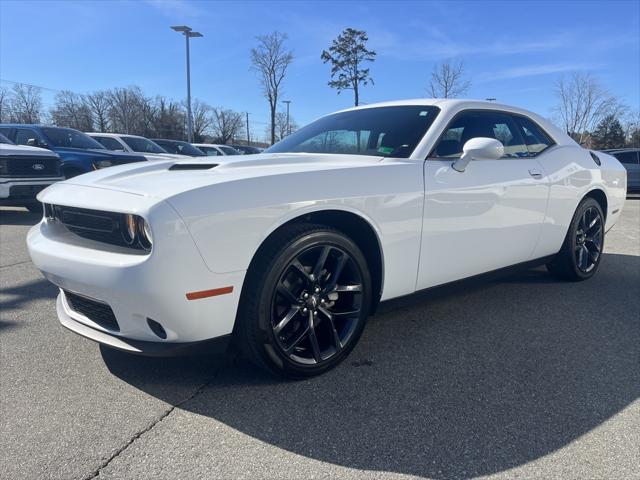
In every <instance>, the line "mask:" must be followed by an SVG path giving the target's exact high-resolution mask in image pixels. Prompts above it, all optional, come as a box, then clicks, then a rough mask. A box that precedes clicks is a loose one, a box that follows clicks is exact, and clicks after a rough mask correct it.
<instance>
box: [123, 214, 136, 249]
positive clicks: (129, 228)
mask: <svg viewBox="0 0 640 480" xmlns="http://www.w3.org/2000/svg"><path fill="white" fill-rule="evenodd" d="M122 223H123V225H122V228H121V230H122V238H123V240H124V243H126V244H127V245H131V244H132V243H133V242H134V240H135V239H136V217H135V216H133V215H131V214H126V215H124V216H123V218H122Z"/></svg>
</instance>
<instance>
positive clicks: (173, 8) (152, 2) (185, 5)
mask: <svg viewBox="0 0 640 480" xmlns="http://www.w3.org/2000/svg"><path fill="white" fill-rule="evenodd" d="M144 3H146V4H147V5H149V6H151V7H153V8H155V9H156V10H158V11H159V12H160V13H161V14H163V15H165V16H166V17H171V18H176V17H177V18H193V17H196V16H198V15H200V14H201V13H202V12H201V10H200V9H199V8H198V7H196V6H195V5H194V4H193V3H191V2H189V1H187V0H144Z"/></svg>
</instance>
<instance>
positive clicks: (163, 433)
mask: <svg viewBox="0 0 640 480" xmlns="http://www.w3.org/2000/svg"><path fill="white" fill-rule="evenodd" d="M37 221H38V218H37V217H36V216H34V215H31V214H29V213H28V212H26V211H25V210H21V209H8V208H3V209H0V265H1V267H0V272H1V273H0V308H1V311H0V478H2V479H12V480H13V479H23V478H24V479H47V478H52V479H67V478H69V479H89V478H100V479H121V478H122V479H124V478H127V479H129V478H130V479H152V478H153V479H169V478H190V479H191V478H233V479H240V478H278V479H301V478H305V479H311V478H340V479H352V478H362V479H371V478H374V479H375V478H393V479H398V478H414V477H427V478H436V479H445V478H472V477H483V478H484V477H485V476H486V477H487V478H536V479H537V478H545V479H549V478H559V479H581V480H582V479H601V478H607V479H632V478H640V400H639V397H640V200H639V199H631V200H627V203H626V205H625V209H624V214H623V218H622V221H621V222H620V223H619V224H618V225H616V227H615V228H614V229H613V230H612V231H611V232H610V233H609V234H608V235H607V238H606V252H607V253H606V255H605V257H604V258H603V263H602V265H601V269H600V271H599V272H598V274H597V275H596V276H595V277H594V278H593V279H591V280H589V281H586V282H582V283H573V284H571V283H563V282H558V281H556V280H553V279H552V278H551V277H549V276H548V275H547V274H546V273H545V271H544V269H534V270H529V271H525V272H522V273H517V274H513V275H511V276H508V277H504V278H501V279H499V280H492V281H487V282H484V283H478V284H473V285H466V286H463V287H458V288H455V289H447V290H446V291H440V292H432V293H430V294H428V295H419V296H413V297H409V298H405V299H402V300H399V301H395V302H393V303H391V304H385V305H383V307H382V308H381V310H380V312H379V313H378V314H377V315H376V316H375V317H373V318H372V319H371V320H370V323H369V325H368V326H367V329H366V331H365V334H364V335H363V337H362V339H361V341H360V343H359V345H358V346H357V347H356V349H355V350H354V351H353V353H352V354H351V356H350V357H349V358H348V359H347V361H345V362H344V363H343V364H342V365H341V366H340V367H339V368H337V369H335V370H334V371H332V372H330V373H328V374H326V375H324V376H321V377H319V378H316V379H313V380H308V381H302V382H283V381H280V380H278V379H276V378H273V377H270V376H268V375H266V374H264V373H262V372H261V371H258V370H256V369H255V368H254V367H252V366H251V365H250V364H247V363H245V362H244V361H242V360H241V359H239V358H238V357H237V355H235V354H229V355H225V356H217V357H210V356H209V357H207V356H202V357H193V358H179V359H149V358H142V357H135V356H129V355H126V354H123V353H119V352H115V351H110V350H108V349H104V348H101V347H99V346H98V345H96V344H95V343H92V342H91V341H89V340H86V339H83V338H81V337H78V336H77V335H75V334H73V333H71V332H69V331H67V330H66V329H64V328H63V327H62V326H60V325H59V324H58V321H57V319H56V316H55V308H54V299H55V295H56V289H55V288H54V287H53V286H51V285H50V284H48V283H47V282H46V281H45V280H44V279H43V277H42V276H41V275H40V273H39V272H38V271H37V270H36V269H35V268H34V266H33V265H32V264H31V262H30V261H29V256H28V254H27V251H26V247H25V242H24V239H25V235H26V232H27V230H28V228H29V226H30V225H32V224H34V223H36V222H37Z"/></svg>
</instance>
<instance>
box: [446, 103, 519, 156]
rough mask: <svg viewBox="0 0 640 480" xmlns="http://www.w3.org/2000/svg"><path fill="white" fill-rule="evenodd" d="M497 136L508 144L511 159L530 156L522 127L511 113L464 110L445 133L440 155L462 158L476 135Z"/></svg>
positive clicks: (505, 151) (507, 149) (506, 150)
mask: <svg viewBox="0 0 640 480" xmlns="http://www.w3.org/2000/svg"><path fill="white" fill-rule="evenodd" d="M478 137H485V138H495V139H496V140H499V141H500V142H501V143H502V145H504V156H505V157H507V158H517V157H528V156H529V150H528V149H527V147H526V145H525V144H524V141H523V139H522V136H521V135H520V132H519V130H518V127H517V126H516V124H515V123H514V121H513V119H512V118H511V116H510V115H507V114H503V113H495V112H464V113H462V114H460V115H459V116H458V117H457V118H456V119H455V120H454V121H453V122H452V123H451V124H450V125H449V127H448V128H447V130H446V131H445V132H444V134H443V136H442V138H441V139H440V141H439V142H438V145H437V146H436V148H435V154H436V156H438V157H447V158H458V157H460V155H462V148H463V147H464V144H465V143H466V142H468V141H469V140H471V139H472V138H478Z"/></svg>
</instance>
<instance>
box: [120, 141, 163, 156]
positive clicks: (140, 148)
mask: <svg viewBox="0 0 640 480" xmlns="http://www.w3.org/2000/svg"><path fill="white" fill-rule="evenodd" d="M122 140H123V141H124V143H126V144H127V145H129V148H131V150H133V151H134V152H141V153H167V151H166V150H165V149H163V148H162V147H161V146H160V145H158V144H156V143H154V142H152V141H151V140H149V139H148V138H140V137H122Z"/></svg>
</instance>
